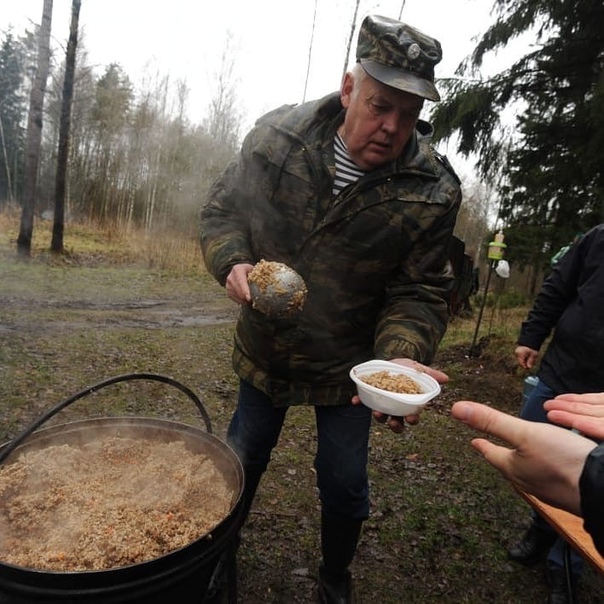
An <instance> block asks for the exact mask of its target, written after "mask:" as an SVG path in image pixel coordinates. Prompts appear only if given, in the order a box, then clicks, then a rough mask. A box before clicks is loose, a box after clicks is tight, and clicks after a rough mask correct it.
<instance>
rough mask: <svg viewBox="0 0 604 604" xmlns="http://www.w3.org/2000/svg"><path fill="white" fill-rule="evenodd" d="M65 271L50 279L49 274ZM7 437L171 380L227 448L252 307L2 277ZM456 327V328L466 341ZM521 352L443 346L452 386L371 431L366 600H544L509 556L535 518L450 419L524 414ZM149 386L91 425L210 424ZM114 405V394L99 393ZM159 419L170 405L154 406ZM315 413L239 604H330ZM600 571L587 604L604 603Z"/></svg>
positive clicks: (358, 565)
mask: <svg viewBox="0 0 604 604" xmlns="http://www.w3.org/2000/svg"><path fill="white" fill-rule="evenodd" d="M49 271H50V272H49ZM0 280H3V281H2V282H3V283H4V286H3V287H2V289H1V290H0V406H1V410H2V420H0V436H1V437H2V440H7V439H8V438H10V437H11V436H13V435H14V434H15V433H16V432H17V431H18V430H20V429H21V428H22V427H23V426H25V425H26V424H27V423H28V422H29V421H31V420H32V418H34V417H36V416H37V415H38V414H39V413H40V412H42V411H43V410H44V409H46V408H48V406H49V405H50V404H54V403H56V402H57V401H59V400H61V399H62V398H64V397H66V396H68V395H70V394H72V393H73V392H75V391H77V390H79V389H80V388H82V387H84V386H87V385H90V384H93V383H95V382H97V381H99V380H100V379H103V378H106V377H109V376H112V375H116V374H122V373H128V372H136V371H153V372H157V373H160V374H165V375H170V376H172V377H174V378H175V379H178V380H180V381H181V382H183V383H184V384H186V385H188V386H190V387H191V388H193V389H194V390H195V391H196V392H198V393H199V394H200V396H201V398H202V400H203V401H204V404H205V405H206V406H207V409H208V411H209V414H210V416H211V417H212V420H213V429H214V432H215V433H216V434H217V435H218V436H219V437H221V438H223V437H224V433H225V430H226V426H227V424H228V420H229V418H230V415H231V413H232V410H233V407H234V404H235V400H236V393H237V383H236V380H235V379H234V377H233V375H232V372H231V369H230V349H231V337H232V328H233V321H234V318H235V316H236V312H237V309H236V308H235V307H234V306H233V305H232V304H231V303H230V302H229V301H228V300H227V299H226V297H225V296H224V292H223V291H222V290H221V289H220V288H219V287H217V286H216V284H214V283H213V282H212V281H211V280H209V279H206V280H201V281H200V280H199V279H198V278H196V277H195V278H187V279H183V278H182V277H174V278H171V277H166V276H165V275H160V274H157V273H150V272H148V271H141V270H138V269H137V270H136V271H133V272H131V273H129V272H128V271H126V272H124V270H123V269H120V268H116V269H107V270H106V271H105V270H97V271H96V272H95V271H86V270H77V271H75V270H65V269H63V268H61V267H59V268H56V269H55V268H52V269H48V267H46V268H44V267H33V268H32V269H31V270H30V269H28V270H27V271H26V272H25V274H24V273H23V271H22V270H21V269H17V268H14V267H13V265H12V264H11V263H4V264H1V265H0ZM454 328H455V326H454V325H453V326H452V329H454ZM510 346H511V343H510V342H509V341H505V340H501V339H499V338H497V337H490V338H486V339H484V340H481V350H480V355H479V356H476V357H470V356H469V354H468V352H469V342H464V343H463V344H460V345H456V346H452V347H448V348H443V349H442V350H441V351H440V352H439V354H438V356H437V359H436V361H435V363H434V364H435V366H438V367H439V368H440V369H442V370H444V371H446V372H447V373H449V375H450V378H451V379H450V382H449V384H448V385H447V386H446V387H444V388H443V392H442V394H441V395H440V396H439V397H438V398H437V399H436V401H435V402H434V403H433V404H431V405H430V406H429V408H428V409H426V411H425V412H424V414H423V415H422V420H421V422H420V424H419V425H418V426H415V427H412V428H409V429H408V430H407V432H406V433H405V434H403V435H393V434H391V433H390V432H389V431H388V430H385V429H384V428H383V427H382V426H380V425H377V424H376V425H375V426H374V427H373V429H372V435H371V452H370V474H371V486H372V515H371V518H370V520H369V521H368V522H367V523H366V524H365V527H364V531H363V535H362V538H361V543H360V546H359V550H358V555H357V557H356V559H355V561H354V563H353V568H352V570H353V573H354V576H355V585H356V596H357V601H358V602H363V603H367V604H370V603H374V602H381V603H382V604H389V603H391V604H399V603H406V602H472V603H474V602H475V603H482V602H502V603H510V604H512V603H513V604H516V603H523V602H527V603H531V602H544V601H545V599H546V596H547V587H546V585H545V582H544V578H543V567H541V566H538V567H536V568H532V569H525V568H523V567H519V566H517V565H515V564H512V563H510V562H509V561H508V560H507V559H506V554H505V550H506V547H507V546H509V545H510V544H511V543H513V541H514V539H515V538H516V537H517V536H518V535H519V534H520V533H521V532H522V531H523V530H524V528H525V526H526V523H527V519H528V509H527V506H526V505H525V504H524V503H523V502H522V501H521V500H520V498H519V497H518V496H517V495H516V494H515V493H514V492H513V490H512V489H511V488H510V486H509V485H508V484H506V483H505V481H503V480H502V479H501V478H500V477H499V475H498V474H496V473H495V472H494V471H493V470H491V469H490V468H489V467H488V465H487V464H485V463H484V462H483V461H482V460H480V459H479V458H478V457H477V455H476V454H475V453H474V452H473V451H472V450H471V448H470V446H469V439H470V436H471V435H470V434H469V432H468V431H467V430H466V429H464V428H463V427H462V426H459V425H458V424H456V423H455V422H454V421H453V420H452V419H451V418H450V414H449V409H450V406H451V404H452V403H453V402H454V401H456V400H459V399H461V398H464V399H472V400H478V401H481V402H486V403H489V404H491V405H493V406H496V407H498V408H501V409H504V410H507V411H510V412H514V413H515V412H517V410H518V407H519V404H520V398H521V390H522V377H523V376H521V375H519V374H518V371H517V369H516V367H515V365H514V363H513V360H512V358H511V354H510V353H511V349H510ZM142 390H144V389H143V388H138V391H137V392H133V393H129V394H128V397H129V398H128V402H127V404H125V405H123V404H122V401H121V400H118V399H120V396H122V395H121V394H120V396H117V395H116V396H115V397H112V396H111V395H107V398H106V399H101V400H97V399H95V400H94V403H93V404H92V405H90V404H88V403H86V404H82V405H81V406H80V407H78V409H77V410H75V409H74V410H69V411H68V412H67V415H66V417H67V419H71V418H74V417H87V416H89V415H90V414H91V413H100V414H105V415H113V414H118V413H123V412H126V413H128V412H132V413H135V414H147V413H155V412H157V413H158V414H159V415H161V416H162V417H170V418H173V419H178V420H181V421H185V422H187V423H190V422H193V421H197V420H198V418H197V419H196V418H195V414H194V413H192V412H191V410H190V409H189V408H188V407H187V405H186V401H185V402H184V403H181V402H180V401H178V400H177V398H178V397H177V396H175V395H174V393H168V394H164V393H163V392H162V393H160V392H159V390H158V389H157V388H152V389H151V390H150V392H151V395H152V396H153V397H156V398H157V399H158V401H157V404H154V405H151V404H149V397H148V396H145V395H144V393H142V392H141V391H142ZM98 398H100V397H98ZM151 407H154V408H153V409H152V408H151ZM314 445H315V437H314V422H313V416H312V411H311V410H310V409H305V408H295V409H292V410H291V412H290V414H289V415H288V420H287V423H286V426H285V428H284V431H283V434H282V438H281V441H280V443H279V446H278V447H277V449H276V450H275V453H274V457H273V460H272V463H271V467H270V469H269V471H268V473H267V475H266V476H265V479H264V481H263V483H262V484H261V488H260V490H259V493H258V497H257V500H256V502H255V505H254V508H253V510H252V514H251V516H250V519H249V521H248V523H247V525H246V527H245V528H244V531H243V541H242V545H241V548H240V551H239V561H238V586H237V592H238V596H239V597H238V601H239V602H241V603H244V604H256V603H263V602H275V603H276V602H280V603H284V604H287V603H306V602H314V601H315V591H316V575H317V564H318V557H319V553H318V549H319V543H318V517H319V507H318V500H317V494H316V489H315V480H314V470H313V467H312V457H313V452H314ZM603 592H604V585H603V583H602V579H601V578H600V577H598V576H596V575H595V573H594V572H593V571H591V570H590V569H588V570H587V572H586V574H585V580H584V583H583V588H582V592H581V597H582V600H581V601H583V602H588V603H595V602H604V599H603V598H602V595H601V594H602V593H603Z"/></svg>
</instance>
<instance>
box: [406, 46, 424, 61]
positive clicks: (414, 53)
mask: <svg viewBox="0 0 604 604" xmlns="http://www.w3.org/2000/svg"><path fill="white" fill-rule="evenodd" d="M420 52H421V51H420V48H419V44H415V43H413V44H410V45H409V48H407V58H408V59H409V60H410V61H415V59H417V57H419V55H420Z"/></svg>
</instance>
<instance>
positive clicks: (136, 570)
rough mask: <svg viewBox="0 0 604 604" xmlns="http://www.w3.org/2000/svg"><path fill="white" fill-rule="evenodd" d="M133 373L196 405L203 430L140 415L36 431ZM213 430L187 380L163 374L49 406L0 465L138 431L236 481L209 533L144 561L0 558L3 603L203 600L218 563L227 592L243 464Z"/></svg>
mask: <svg viewBox="0 0 604 604" xmlns="http://www.w3.org/2000/svg"><path fill="white" fill-rule="evenodd" d="M138 379H145V380H155V381H160V382H163V383H166V384H169V385H172V386H175V387H176V388H178V389H179V390H181V391H182V392H184V393H185V394H186V395H187V396H189V398H191V399H192V400H193V402H194V403H195V404H196V406H197V407H198V409H199V411H200V413H201V415H202V418H203V419H204V422H205V424H206V430H202V429H199V428H196V427H193V426H189V425H187V424H182V423H178V422H174V421H169V420H163V419H154V418H144V417H109V418H100V419H89V420H83V421H76V422H71V423H68V424H62V425H57V426H53V427H50V428H44V429H41V430H36V429H37V428H38V427H39V426H40V425H41V424H42V423H44V422H45V421H46V420H47V419H48V418H49V417H51V416H53V415H55V414H56V413H57V412H58V411H60V410H61V409H63V408H64V407H66V406H67V405H69V404H71V403H72V402H74V401H75V400H78V399H79V398H82V397H84V396H86V395H87V394H90V393H92V392H96V391H97V390H99V389H100V388H103V387H105V386H108V385H110V384H114V383H117V382H122V381H127V380H138ZM211 431H212V428H211V422H210V420H209V417H208V415H207V413H206V411H205V409H204V407H203V405H202V404H201V401H200V400H199V399H198V398H197V396H196V395H195V394H194V393H193V392H192V391H191V390H189V389H188V388H187V387H186V386H183V385H182V384H180V383H179V382H176V381H175V380H173V379H172V378H168V377H166V376H161V375H156V374H148V373H135V374H127V375H123V376H117V377H115V378H111V379H109V380H106V381H104V382H100V383H99V384H96V385H95V386H92V387H90V388H87V389H85V390H82V391H81V392H79V393H77V394H76V395H74V396H72V397H70V398H69V399H67V400H66V401H63V402H62V403H60V404H58V405H56V406H55V407H53V408H52V409H51V410H50V411H48V412H47V413H46V414H45V415H44V416H42V417H41V418H39V419H38V420H37V421H36V422H34V423H33V424H32V425H31V426H29V427H28V428H27V429H26V430H25V431H24V432H22V433H21V434H20V435H18V436H17V437H15V438H14V439H13V440H12V441H10V442H9V443H7V444H5V445H4V446H3V447H1V448H0V463H4V462H5V461H7V460H8V459H10V458H11V456H12V455H16V454H18V453H20V452H21V451H25V450H32V449H41V448H44V447H47V446H49V445H50V444H51V443H52V444H53V445H55V444H83V443H85V442H87V441H89V440H93V439H95V438H99V436H101V437H103V436H127V437H134V438H136V437H139V438H145V439H147V440H157V441H158V442H170V441H175V440H178V441H184V442H185V444H186V446H187V448H189V449H190V450H191V451H194V452H202V453H204V454H206V455H208V456H209V457H210V458H211V459H212V460H213V462H214V463H215V464H216V465H217V466H218V468H219V469H220V471H221V472H222V473H223V475H224V476H225V478H226V480H227V481H228V482H229V484H230V485H232V486H233V487H234V496H233V501H232V504H231V508H230V511H229V513H228V515H227V516H226V517H225V518H224V519H223V520H222V521H221V522H220V523H219V524H218V526H216V527H215V528H214V530H212V531H211V532H210V533H209V534H207V535H205V536H203V537H201V538H200V539H198V540H196V541H193V542H191V543H189V544H188V545H186V546H185V547H182V548H180V549H177V550H174V551H172V552H169V553H168V554H166V555H164V556H161V557H158V558H154V559H152V560H149V561H147V562H142V563H139V564H133V565H129V566H124V567H118V568H111V569H108V570H99V571H76V572H56V571H44V570H36V569H31V568H23V567H18V566H14V565H11V564H6V563H2V562H1V561H0V604H38V603H39V604H77V603H86V604H117V603H127V604H166V603H168V602H174V603H178V604H200V603H202V602H204V601H205V600H206V595H207V592H208V587H209V585H210V582H211V580H212V577H213V574H214V573H215V571H216V569H217V567H218V566H219V563H221V564H222V565H223V566H225V567H226V568H227V569H228V576H229V579H230V583H231V585H230V586H229V589H230V593H231V594H232V593H233V589H234V585H233V583H234V582H235V576H236V575H235V572H234V564H235V562H234V559H235V543H236V539H237V532H238V531H239V528H240V527H241V523H242V521H243V500H242V492H243V470H242V467H241V463H240V462H239V459H238V458H237V456H236V455H235V453H234V452H233V451H232V449H230V447H228V446H227V445H226V444H225V443H224V442H222V441H221V440H220V439H218V438H217V437H216V436H214V435H213V434H212V433H211ZM235 597H236V596H235ZM233 601H234V600H233Z"/></svg>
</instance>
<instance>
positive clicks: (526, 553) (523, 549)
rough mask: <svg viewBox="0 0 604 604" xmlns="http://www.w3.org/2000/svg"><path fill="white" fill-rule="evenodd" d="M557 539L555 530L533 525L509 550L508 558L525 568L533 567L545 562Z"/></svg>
mask: <svg viewBox="0 0 604 604" xmlns="http://www.w3.org/2000/svg"><path fill="white" fill-rule="evenodd" d="M557 538H558V536H557V533H556V532H555V531H554V530H553V529H551V528H550V529H549V530H548V529H543V528H541V527H539V526H537V525H536V524H532V525H531V526H530V527H529V529H528V530H527V531H526V533H524V535H523V537H522V539H521V540H520V541H519V542H518V543H516V545H513V546H512V547H511V548H510V549H509V550H508V558H509V559H510V560H513V561H514V562H519V563H520V564H524V565H525V566H533V565H534V564H537V563H538V562H542V561H543V560H545V558H546V556H547V553H548V552H549V550H550V548H551V547H552V545H554V543H555V541H556V539H557Z"/></svg>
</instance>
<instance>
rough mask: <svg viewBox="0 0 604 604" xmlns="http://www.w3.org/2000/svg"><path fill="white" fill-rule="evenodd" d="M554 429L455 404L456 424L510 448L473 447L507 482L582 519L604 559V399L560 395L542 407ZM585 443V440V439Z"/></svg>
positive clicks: (484, 443)
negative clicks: (493, 438) (481, 433)
mask: <svg viewBox="0 0 604 604" xmlns="http://www.w3.org/2000/svg"><path fill="white" fill-rule="evenodd" d="M545 408H546V410H548V411H549V412H548V418H549V419H550V420H551V422H553V423H559V424H560V425H563V426H566V427H568V428H573V429H574V430H577V431H578V432H580V433H581V434H578V433H576V432H573V431H570V430H564V429H562V428H559V427H558V426H552V425H548V424H545V423H543V422H530V421H527V420H523V419H519V418H517V417H513V416H511V415H508V414H507V413H503V412H501V411H497V410H495V409H493V408H491V407H488V406H486V405H481V404H480V403H473V402H470V401H458V402H457V403H455V404H454V405H453V407H452V409H451V412H452V415H453V417H454V418H455V419H457V420H459V421H461V422H463V423H464V424H467V425H468V426H470V427H472V428H474V429H475V430H479V431H481V432H486V433H488V434H489V435H491V436H493V437H495V438H498V439H501V440H503V441H505V442H506V443H508V444H509V445H510V446H511V447H513V448H512V449H508V448H507V447H504V446H501V445H496V444H494V443H492V442H489V441H488V440H486V439H484V438H477V439H474V440H473V441H472V446H473V447H474V448H475V449H476V450H477V451H478V452H479V453H481V454H482V456H483V457H484V458H485V459H486V460H487V461H488V462H489V463H490V464H491V465H492V466H493V467H495V468H497V469H498V470H499V471H500V472H501V473H502V474H503V475H504V476H505V477H506V478H507V479H508V480H510V481H512V482H513V483H515V484H516V485H518V486H519V487H520V488H521V489H522V490H524V491H526V492H527V493H530V494H532V495H535V496H536V497H538V498H539V499H541V500H542V501H545V502H546V503H549V504H550V505H553V506H555V507H559V508H561V509H564V510H566V511H568V512H571V513H572V514H576V515H577V516H582V517H583V522H584V528H585V530H586V531H587V532H588V533H589V534H590V535H591V537H592V539H593V542H594V545H595V546H596V549H597V550H598V552H599V553H600V554H601V555H602V556H604V514H602V510H604V444H599V445H598V444H596V442H594V440H591V439H597V440H599V441H601V440H604V393H597V394H596V393H594V394H584V395H563V396H561V397H556V399H554V400H551V401H548V402H546V404H545ZM586 436H587V437H589V438H586Z"/></svg>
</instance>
